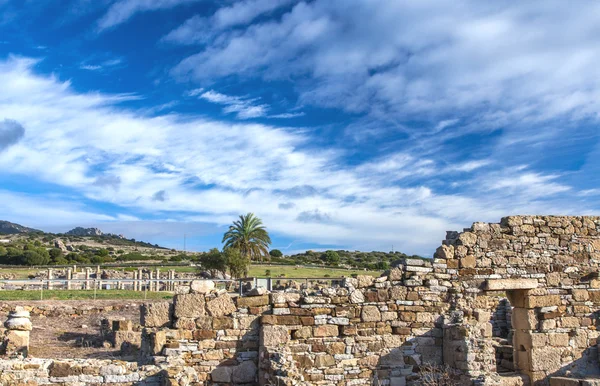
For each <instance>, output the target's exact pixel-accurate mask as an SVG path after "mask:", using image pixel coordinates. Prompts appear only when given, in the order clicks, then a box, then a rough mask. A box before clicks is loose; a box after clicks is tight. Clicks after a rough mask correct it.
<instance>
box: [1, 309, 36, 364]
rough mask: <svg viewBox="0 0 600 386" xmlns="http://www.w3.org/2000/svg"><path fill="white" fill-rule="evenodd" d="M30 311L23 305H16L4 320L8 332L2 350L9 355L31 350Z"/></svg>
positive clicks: (25, 353)
mask: <svg viewBox="0 0 600 386" xmlns="http://www.w3.org/2000/svg"><path fill="white" fill-rule="evenodd" d="M29 318H30V315H29V311H26V310H25V309H24V308H23V307H16V308H15V310H14V311H11V312H10V313H9V314H8V319H7V320H6V322H4V327H6V332H5V333H4V341H3V342H2V350H0V351H2V352H3V353H4V354H6V355H8V356H17V355H23V356H25V357H26V356H27V354H28V352H29V331H31V329H32V325H31V320H30V319H29Z"/></svg>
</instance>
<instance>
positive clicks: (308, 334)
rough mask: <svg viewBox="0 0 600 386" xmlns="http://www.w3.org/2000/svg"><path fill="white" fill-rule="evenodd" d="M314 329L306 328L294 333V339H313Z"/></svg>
mask: <svg viewBox="0 0 600 386" xmlns="http://www.w3.org/2000/svg"><path fill="white" fill-rule="evenodd" d="M312 331H313V329H312V327H310V326H304V327H302V328H300V329H299V330H296V331H294V339H309V338H312Z"/></svg>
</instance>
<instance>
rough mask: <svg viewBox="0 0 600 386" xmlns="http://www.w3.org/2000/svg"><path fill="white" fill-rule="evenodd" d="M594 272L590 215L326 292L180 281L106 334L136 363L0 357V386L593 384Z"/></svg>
mask: <svg viewBox="0 0 600 386" xmlns="http://www.w3.org/2000/svg"><path fill="white" fill-rule="evenodd" d="M599 264H600V218H599V217H562V216H561V217H557V216H511V217H506V218H503V219H502V221H501V222H500V223H499V224H488V223H474V224H473V226H472V227H471V228H468V229H465V230H464V231H463V232H461V233H458V232H448V234H447V237H446V239H445V240H444V241H443V243H442V245H441V246H440V247H439V248H438V249H437V251H436V253H435V256H434V258H433V259H432V260H418V259H405V260H403V261H402V263H401V264H400V265H399V266H398V267H395V268H393V269H391V270H390V271H389V272H387V273H386V274H385V275H384V276H382V277H380V278H373V277H369V276H358V277H356V278H348V279H346V280H345V281H344V283H343V284H342V285H341V286H339V287H335V288H320V289H318V290H307V291H282V292H273V293H265V291H260V290H257V291H255V293H254V295H255V296H243V297H232V296H231V295H229V294H227V293H224V292H223V291H218V290H215V289H214V287H213V286H210V282H201V281H199V282H194V283H192V286H191V287H188V288H183V289H181V288H180V289H179V290H178V292H179V293H178V294H176V295H175V297H174V299H173V302H164V303H152V304H148V305H144V306H142V307H141V322H142V324H143V326H144V329H143V330H142V331H141V332H140V333H138V332H135V331H131V323H127V322H119V323H116V324H115V325H113V331H114V339H115V343H116V344H119V343H120V344H121V345H125V346H127V348H128V349H129V350H132V349H133V350H134V351H135V352H136V357H137V361H133V362H124V361H109V360H106V361H99V360H58V359H57V360H40V359H31V358H27V359H20V358H19V359H6V360H1V361H0V384H2V385H25V384H26V385H41V384H72V385H88V384H89V385H91V384H113V385H180V386H184V385H240V386H241V385H247V386H248V385H393V386H402V385H422V384H430V385H438V384H446V385H506V386H509V385H515V386H516V385H548V384H549V385H552V386H571V385H582V386H583V385H600V364H599V358H598V343H599V342H598V337H599V336H600V332H598V326H599V325H600V316H599V315H600V277H599V276H598V266H599ZM446 378H447V379H448V383H442V379H446ZM436 382H437V383H436Z"/></svg>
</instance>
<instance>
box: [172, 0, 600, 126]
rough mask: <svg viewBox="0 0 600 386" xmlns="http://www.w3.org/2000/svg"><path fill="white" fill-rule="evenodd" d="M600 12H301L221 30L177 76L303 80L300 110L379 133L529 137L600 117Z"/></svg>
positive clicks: (526, 6)
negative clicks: (351, 119) (313, 109)
mask: <svg viewBox="0 0 600 386" xmlns="http://www.w3.org/2000/svg"><path fill="white" fill-rule="evenodd" d="M547 5H548V4H547ZM599 11H600V5H599V4H598V3H594V2H585V3H581V4H579V5H578V6H577V7H573V6H572V5H571V4H568V3H565V2H561V1H550V3H549V6H546V7H539V6H538V5H537V4H533V3H522V2H520V3H514V2H513V3H501V4H497V3H489V2H478V1H470V0H462V1H453V2H445V3H440V2H438V1H419V2H412V3H407V2H398V1H394V0H382V1H379V2H377V4H376V5H375V4H374V3H373V2H370V1H364V0H349V1H347V2H345V3H344V6H343V7H341V6H339V4H338V3H336V2H331V1H327V0H316V1H312V2H300V3H299V4H296V5H295V6H294V7H293V9H292V10H290V11H289V12H286V13H285V14H284V15H283V16H282V17H280V18H279V17H278V18H276V19H273V18H271V19H268V20H266V21H260V22H258V23H255V24H252V25H250V26H248V27H246V28H243V29H242V30H241V31H236V32H235V33H229V32H224V33H220V32H219V31H218V29H217V28H214V27H213V28H212V30H211V31H212V33H216V34H217V36H218V37H217V38H215V39H211V41H209V42H207V43H208V44H207V46H204V47H203V48H202V49H201V50H199V52H198V53H197V54H195V55H192V56H189V57H188V58H186V59H184V60H183V61H181V63H180V64H179V65H178V66H177V67H176V69H175V70H174V74H175V75H177V76H183V77H191V78H192V79H195V80H197V81H199V82H203V81H205V80H207V79H208V80H211V79H214V78H219V77H227V76H231V75H235V76H237V77H241V78H242V79H244V78H246V79H254V78H262V79H266V80H272V79H277V80H284V81H286V80H289V79H290V78H292V79H302V80H303V81H302V82H296V83H295V84H294V86H295V87H296V88H297V89H298V91H299V93H300V103H304V104H312V105H316V106H319V107H334V108H339V109H343V110H345V111H348V112H351V113H363V114H367V115H369V116H370V117H371V118H372V119H374V120H377V121H378V122H379V126H382V127H385V126H389V125H386V123H387V122H388V121H390V120H394V119H398V118H400V119H404V120H408V119H410V118H418V119H420V120H423V119H428V120H433V121H437V122H440V124H439V125H438V126H437V128H436V127H435V125H434V126H433V127H431V128H430V129H429V130H433V131H434V132H435V131H439V130H442V129H443V128H444V127H447V126H448V125H451V124H455V123H457V122H458V120H461V122H463V123H464V125H465V127H464V128H462V127H461V130H455V131H454V133H453V134H454V135H456V133H463V132H464V131H465V130H471V131H473V130H475V131H482V130H484V131H485V130H489V129H490V128H499V127H502V128H503V129H504V130H506V131H507V132H508V131H512V132H515V133H518V136H519V137H527V136H528V135H532V134H537V130H533V129H531V127H532V126H535V125H534V123H535V122H543V121H545V120H548V119H554V118H566V119H567V120H571V119H581V118H585V117H588V118H597V116H598V111H599V109H600V102H599V101H600V69H599V67H598V66H597V63H598V62H599V61H600V52H598V50H597V49H596V41H597V25H598V22H599V21H600V17H599V16H598V15H600V12H599ZM565 31H568V33H565ZM465 117H468V119H467V120H464V119H463V118H465ZM525 124H528V125H529V127H530V129H529V130H523V127H524V126H525ZM425 130H426V129H425V128H424V129H423V131H425Z"/></svg>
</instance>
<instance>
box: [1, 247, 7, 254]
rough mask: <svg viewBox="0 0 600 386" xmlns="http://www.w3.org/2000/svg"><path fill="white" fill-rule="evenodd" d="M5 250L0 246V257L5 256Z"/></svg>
mask: <svg viewBox="0 0 600 386" xmlns="http://www.w3.org/2000/svg"><path fill="white" fill-rule="evenodd" d="M6 253H7V252H6V248H4V247H3V246H0V256H6Z"/></svg>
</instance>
